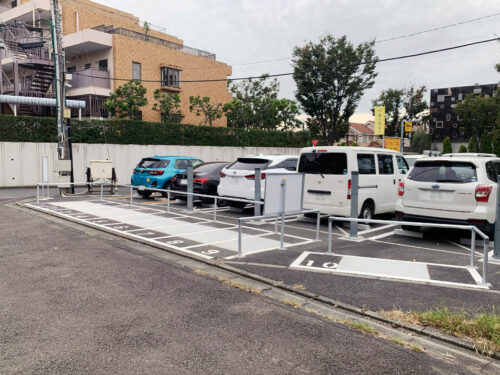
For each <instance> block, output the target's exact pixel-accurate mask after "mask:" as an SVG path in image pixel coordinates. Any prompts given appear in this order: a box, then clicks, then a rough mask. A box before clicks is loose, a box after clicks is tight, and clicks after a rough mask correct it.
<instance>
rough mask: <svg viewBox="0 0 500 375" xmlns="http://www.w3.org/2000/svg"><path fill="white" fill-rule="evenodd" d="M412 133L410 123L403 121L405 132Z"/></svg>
mask: <svg viewBox="0 0 500 375" xmlns="http://www.w3.org/2000/svg"><path fill="white" fill-rule="evenodd" d="M412 131H413V124H412V123H411V122H410V121H405V132H408V133H411V132H412Z"/></svg>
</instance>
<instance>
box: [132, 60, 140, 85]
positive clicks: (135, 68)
mask: <svg viewBox="0 0 500 375" xmlns="http://www.w3.org/2000/svg"><path fill="white" fill-rule="evenodd" d="M132 80H133V81H140V80H141V64H139V63H136V62H133V63H132Z"/></svg>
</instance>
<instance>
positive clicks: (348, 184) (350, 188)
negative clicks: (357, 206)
mask: <svg viewBox="0 0 500 375" xmlns="http://www.w3.org/2000/svg"><path fill="white" fill-rule="evenodd" d="M351 190H352V187H351V180H350V179H349V181H347V199H351Z"/></svg>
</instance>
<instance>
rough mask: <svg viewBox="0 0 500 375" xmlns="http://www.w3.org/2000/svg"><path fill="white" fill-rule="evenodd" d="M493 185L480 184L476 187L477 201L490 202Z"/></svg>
mask: <svg viewBox="0 0 500 375" xmlns="http://www.w3.org/2000/svg"><path fill="white" fill-rule="evenodd" d="M491 189H492V187H491V186H489V185H479V186H478V187H476V201H477V202H488V199H490V194H491Z"/></svg>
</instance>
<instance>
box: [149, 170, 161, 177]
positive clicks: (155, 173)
mask: <svg viewBox="0 0 500 375" xmlns="http://www.w3.org/2000/svg"><path fill="white" fill-rule="evenodd" d="M148 173H149V174H152V175H153V176H159V175H162V174H163V171H148Z"/></svg>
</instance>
